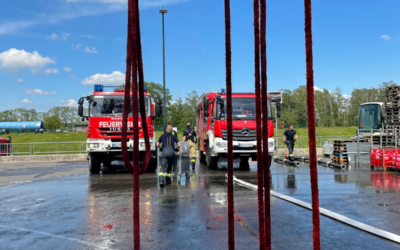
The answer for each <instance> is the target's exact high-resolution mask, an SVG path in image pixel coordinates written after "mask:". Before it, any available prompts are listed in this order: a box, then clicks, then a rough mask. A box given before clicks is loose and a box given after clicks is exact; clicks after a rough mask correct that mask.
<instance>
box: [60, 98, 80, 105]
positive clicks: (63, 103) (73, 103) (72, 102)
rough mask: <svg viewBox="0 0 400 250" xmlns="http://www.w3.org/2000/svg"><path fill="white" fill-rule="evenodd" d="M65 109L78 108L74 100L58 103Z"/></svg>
mask: <svg viewBox="0 0 400 250" xmlns="http://www.w3.org/2000/svg"><path fill="white" fill-rule="evenodd" d="M60 103H61V104H62V105H64V106H65V107H78V103H77V102H76V101H75V100H74V99H68V100H66V101H60Z"/></svg>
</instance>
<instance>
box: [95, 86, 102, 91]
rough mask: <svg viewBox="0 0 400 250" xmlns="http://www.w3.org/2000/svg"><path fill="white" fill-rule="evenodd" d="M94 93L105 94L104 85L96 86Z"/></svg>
mask: <svg viewBox="0 0 400 250" xmlns="http://www.w3.org/2000/svg"><path fill="white" fill-rule="evenodd" d="M94 92H103V85H94Z"/></svg>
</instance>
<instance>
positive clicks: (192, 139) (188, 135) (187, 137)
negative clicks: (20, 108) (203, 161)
mask: <svg viewBox="0 0 400 250" xmlns="http://www.w3.org/2000/svg"><path fill="white" fill-rule="evenodd" d="M186 127H187V128H186V130H185V131H184V132H183V141H189V150H190V161H191V164H192V168H193V169H194V167H195V166H196V145H195V143H196V142H197V134H196V132H195V131H194V130H193V129H191V128H190V122H188V123H187V124H186Z"/></svg>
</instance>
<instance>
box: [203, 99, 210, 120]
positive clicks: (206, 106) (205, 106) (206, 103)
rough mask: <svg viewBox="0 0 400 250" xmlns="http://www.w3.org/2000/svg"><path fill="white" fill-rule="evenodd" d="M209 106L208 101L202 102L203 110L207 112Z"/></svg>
mask: <svg viewBox="0 0 400 250" xmlns="http://www.w3.org/2000/svg"><path fill="white" fill-rule="evenodd" d="M209 105H210V102H209V101H208V99H205V100H204V110H205V111H208V106H209ZM207 116H208V115H207Z"/></svg>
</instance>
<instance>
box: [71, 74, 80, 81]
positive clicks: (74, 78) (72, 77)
mask: <svg viewBox="0 0 400 250" xmlns="http://www.w3.org/2000/svg"><path fill="white" fill-rule="evenodd" d="M69 78H71V80H75V81H78V82H79V79H78V78H76V77H75V76H74V75H70V76H69Z"/></svg>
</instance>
